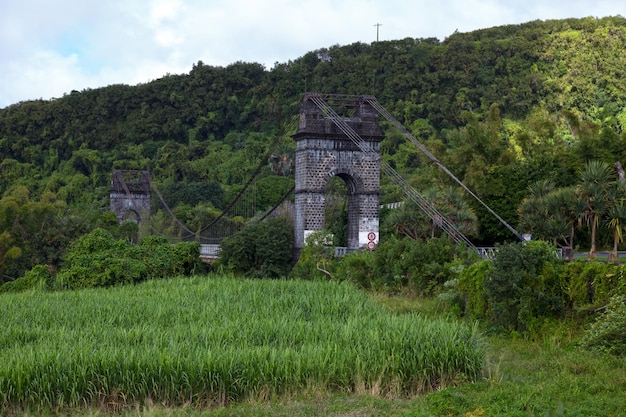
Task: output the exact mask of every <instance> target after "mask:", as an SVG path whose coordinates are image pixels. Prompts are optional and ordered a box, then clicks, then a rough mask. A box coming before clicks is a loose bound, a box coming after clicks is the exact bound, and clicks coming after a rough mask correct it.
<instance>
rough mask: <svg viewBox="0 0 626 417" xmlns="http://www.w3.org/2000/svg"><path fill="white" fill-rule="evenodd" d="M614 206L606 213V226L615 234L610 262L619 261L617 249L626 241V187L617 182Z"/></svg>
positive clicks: (614, 190) (613, 198) (613, 199)
mask: <svg viewBox="0 0 626 417" xmlns="http://www.w3.org/2000/svg"><path fill="white" fill-rule="evenodd" d="M611 198H612V204H611V206H610V207H609V209H608V211H607V213H606V218H605V219H606V225H607V226H608V228H609V229H610V230H611V231H612V232H613V249H612V250H611V253H610V254H609V261H617V259H618V255H617V248H618V246H619V244H620V243H621V242H622V241H623V240H624V234H623V233H624V229H625V228H626V186H625V185H624V184H623V183H620V182H617V183H616V186H615V187H614V189H613V193H612V195H611Z"/></svg>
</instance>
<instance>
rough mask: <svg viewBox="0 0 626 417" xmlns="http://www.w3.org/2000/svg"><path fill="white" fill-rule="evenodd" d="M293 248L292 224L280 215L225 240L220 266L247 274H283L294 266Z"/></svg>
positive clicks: (276, 275) (249, 275)
mask: <svg viewBox="0 0 626 417" xmlns="http://www.w3.org/2000/svg"><path fill="white" fill-rule="evenodd" d="M292 247H293V225H292V224H291V222H289V221H288V220H287V219H285V218H282V217H277V218H273V219H269V220H266V221H264V222H260V223H256V224H253V225H251V226H248V227H246V228H245V229H243V230H242V231H241V232H239V233H237V234H236V235H235V236H233V237H232V238H227V239H224V240H223V241H222V243H221V244H220V249H221V252H220V259H219V260H218V261H217V265H218V266H219V265H222V266H224V267H225V268H226V269H228V270H230V271H232V272H233V273H235V274H239V275H245V276H248V277H257V278H261V277H263V278H278V277H284V276H287V275H288V274H289V270H290V269H291V258H292Z"/></svg>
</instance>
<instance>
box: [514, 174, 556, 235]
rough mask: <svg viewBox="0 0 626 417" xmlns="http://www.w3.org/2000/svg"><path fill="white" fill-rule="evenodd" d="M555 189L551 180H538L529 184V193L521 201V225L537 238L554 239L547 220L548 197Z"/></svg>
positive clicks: (519, 209) (519, 211) (548, 215)
mask: <svg viewBox="0 0 626 417" xmlns="http://www.w3.org/2000/svg"><path fill="white" fill-rule="evenodd" d="M553 191H554V183H553V182H552V181H550V180H541V181H537V182H535V183H533V184H531V185H530V186H528V195H527V196H526V197H525V198H524V199H523V200H522V202H521V203H520V205H519V207H518V209H517V213H518V215H519V222H520V226H521V227H522V228H523V229H524V230H525V231H527V232H530V233H531V234H533V235H534V236H535V237H536V238H539V239H545V240H552V239H553V236H552V234H551V233H550V232H549V230H548V228H547V225H548V224H549V223H548V222H547V221H546V220H547V219H548V218H549V217H550V212H549V207H548V205H547V202H546V198H547V197H548V196H549V195H550V193H551V192H553Z"/></svg>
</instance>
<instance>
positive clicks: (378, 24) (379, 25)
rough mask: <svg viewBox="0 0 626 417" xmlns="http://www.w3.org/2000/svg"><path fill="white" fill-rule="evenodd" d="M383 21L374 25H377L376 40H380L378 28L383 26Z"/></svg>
mask: <svg viewBox="0 0 626 417" xmlns="http://www.w3.org/2000/svg"><path fill="white" fill-rule="evenodd" d="M382 25H383V24H382V23H376V24H375V25H374V26H376V42H378V29H379V28H380V27H381V26H382Z"/></svg>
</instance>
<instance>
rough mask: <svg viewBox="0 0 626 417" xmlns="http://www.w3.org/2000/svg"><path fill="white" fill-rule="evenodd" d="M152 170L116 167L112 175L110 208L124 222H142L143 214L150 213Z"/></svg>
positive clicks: (119, 221)
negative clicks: (124, 169)
mask: <svg viewBox="0 0 626 417" xmlns="http://www.w3.org/2000/svg"><path fill="white" fill-rule="evenodd" d="M150 178H151V177H150V172H149V171H123V170H119V169H116V170H115V171H113V174H112V175H111V190H110V193H109V200H110V210H111V211H112V212H113V213H115V216H116V217H117V221H118V223H119V224H122V223H123V222H125V221H132V222H135V223H137V224H141V218H142V215H144V214H145V215H148V216H149V215H150Z"/></svg>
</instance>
